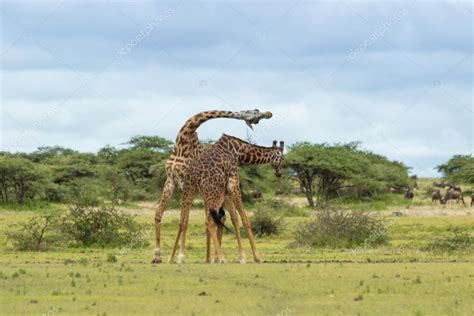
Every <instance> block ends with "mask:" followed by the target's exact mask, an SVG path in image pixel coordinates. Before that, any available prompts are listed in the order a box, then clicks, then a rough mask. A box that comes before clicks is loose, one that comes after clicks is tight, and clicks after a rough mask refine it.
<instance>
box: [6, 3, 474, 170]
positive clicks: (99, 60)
mask: <svg viewBox="0 0 474 316" xmlns="http://www.w3.org/2000/svg"><path fill="white" fill-rule="evenodd" d="M0 8H1V10H0V14H1V15H0V16H1V53H0V54H1V55H0V56H1V59H0V61H1V78H0V80H1V112H0V113H1V120H0V124H1V128H0V130H1V137H0V149H1V150H6V151H10V152H17V151H22V152H31V151H34V150H35V149H36V148H37V147H39V146H54V145H60V146H64V147H69V148H73V149H76V150H80V151H88V152H94V151H97V150H98V149H100V148H101V147H103V146H105V145H108V144H109V145H112V146H121V145H122V144H123V143H124V142H126V141H127V140H128V139H130V138H131V137H132V136H135V135H159V136H162V137H165V138H168V139H170V140H174V139H175V137H176V134H177V132H178V130H179V128H180V127H181V125H182V124H183V123H184V122H185V121H186V119H187V118H188V117H190V116H192V115H193V114H195V113H197V112H200V111H205V110H213V109H219V110H232V111H240V110H247V109H256V108H258V109H260V110H261V111H272V112H273V114H274V116H273V118H272V119H271V120H268V121H265V122H261V123H260V124H259V125H257V126H255V128H254V131H251V130H250V129H248V128H247V127H246V126H245V124H244V123H243V122H240V121H236V120H226V119H220V120H213V121H210V122H207V123H206V124H204V125H203V126H202V127H201V128H200V129H199V130H198V132H199V136H200V138H201V139H217V138H219V136H220V135H221V134H222V133H227V134H230V135H234V136H237V137H241V138H251V139H252V140H253V141H254V142H256V143H258V144H260V145H270V144H271V142H272V140H273V139H277V140H284V141H285V142H286V144H292V143H295V142H297V141H309V142H313V143H323V142H328V143H344V142H351V141H360V142H361V143H362V145H361V146H362V148H363V149H367V150H370V151H373V152H376V153H379V154H382V155H385V156H387V157H388V158H390V159H392V160H398V161H403V162H404V163H405V164H406V165H407V166H410V167H411V168H412V169H411V171H410V172H411V174H417V175H418V176H421V177H428V176H436V175H437V171H436V170H435V167H436V166H437V165H439V164H441V163H443V162H445V161H447V160H448V159H449V158H450V157H451V156H453V155H455V154H470V153H472V151H473V148H474V146H473V135H474V127H473V121H474V120H473V105H472V104H473V60H472V53H473V10H474V9H473V4H472V2H470V1H464V2H463V1H426V0H425V1H423V0H417V1H413V0H410V1H406V2H404V1H377V2H376V1H366V2H363V1H357V2H356V1H253V2H250V1H182V2H179V1H172V2H162V1H159V2H150V1H135V2H130V1H112V0H111V1H102V2H101V1H77V0H74V1H47V2H42V1H29V2H26V1H2V2H1V5H0Z"/></svg>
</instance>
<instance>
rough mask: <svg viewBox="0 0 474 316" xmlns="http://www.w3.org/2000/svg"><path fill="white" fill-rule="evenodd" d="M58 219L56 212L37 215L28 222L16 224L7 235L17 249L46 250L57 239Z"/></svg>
mask: <svg viewBox="0 0 474 316" xmlns="http://www.w3.org/2000/svg"><path fill="white" fill-rule="evenodd" d="M57 220H58V217H57V215H56V214H48V215H42V216H35V217H33V218H31V219H30V220H29V221H28V222H26V223H22V224H17V225H15V226H14V228H13V229H12V230H11V231H8V232H7V234H6V235H7V238H8V239H9V240H10V241H11V242H12V243H13V247H14V248H15V249H16V250H20V251H44V250H47V249H48V248H49V247H50V246H51V245H52V244H53V243H54V242H55V241H57V236H56V235H55V226H56V223H57Z"/></svg>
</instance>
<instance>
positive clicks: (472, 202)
mask: <svg viewBox="0 0 474 316" xmlns="http://www.w3.org/2000/svg"><path fill="white" fill-rule="evenodd" d="M473 205H474V193H472V194H471V207H472V206H473Z"/></svg>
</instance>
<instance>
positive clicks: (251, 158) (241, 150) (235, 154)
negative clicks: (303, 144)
mask: <svg viewBox="0 0 474 316" xmlns="http://www.w3.org/2000/svg"><path fill="white" fill-rule="evenodd" d="M215 146H217V147H220V148H222V149H223V150H224V151H226V152H227V153H229V154H230V155H231V156H232V158H233V160H236V161H237V162H238V163H239V164H246V165H247V164H252V165H259V164H267V163H271V162H273V161H274V159H275V158H276V157H278V155H279V153H280V150H279V149H278V148H275V147H262V146H257V145H254V144H250V143H248V142H246V141H243V140H241V139H239V138H237V137H233V136H229V135H225V134H224V135H223V136H222V137H221V138H220V139H219V141H218V142H217V143H216V145H215Z"/></svg>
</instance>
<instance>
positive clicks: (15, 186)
mask: <svg viewBox="0 0 474 316" xmlns="http://www.w3.org/2000/svg"><path fill="white" fill-rule="evenodd" d="M43 180H44V173H43V172H42V170H41V169H40V168H39V167H38V166H37V165H36V164H34V163H32V162H31V161H29V160H27V159H24V158H19V157H13V156H12V157H5V158H4V159H2V160H1V161H0V188H1V199H2V202H9V201H10V200H11V199H10V198H11V195H13V196H14V197H15V201H16V202H17V203H19V204H22V203H23V202H24V201H25V199H26V198H33V197H34V195H35V194H36V193H37V192H38V191H39V186H40V184H41V183H42V181H43ZM10 193H12V194H10Z"/></svg>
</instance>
